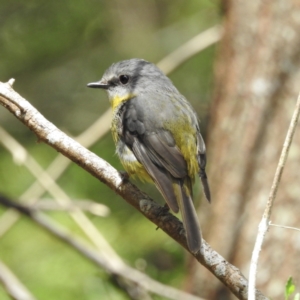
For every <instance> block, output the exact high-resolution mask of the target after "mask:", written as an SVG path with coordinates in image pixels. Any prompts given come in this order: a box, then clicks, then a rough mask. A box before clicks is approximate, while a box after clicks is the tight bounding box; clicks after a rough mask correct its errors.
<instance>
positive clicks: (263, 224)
mask: <svg viewBox="0 0 300 300" xmlns="http://www.w3.org/2000/svg"><path fill="white" fill-rule="evenodd" d="M299 114H300V94H299V95H298V99H297V103H296V107H295V110H294V113H293V116H292V119H291V123H290V126H289V129H288V132H287V135H286V138H285V141H284V144H283V148H282V151H281V155H280V159H279V162H278V165H277V169H276V172H275V176H274V179H273V184H272V187H271V190H270V195H269V199H268V201H267V203H266V207H265V211H264V214H263V217H262V219H261V221H260V224H259V227H258V234H257V237H256V241H255V245H254V249H253V252H252V258H251V265H250V272H249V295H248V300H255V281H256V273H257V263H258V259H259V253H260V251H261V247H262V243H263V240H264V237H265V235H266V232H267V230H268V228H269V222H270V217H271V212H272V207H273V204H274V200H275V198H276V194H277V190H278V186H279V183H280V179H281V176H282V172H283V169H284V166H285V162H286V159H287V156H288V153H289V149H290V146H291V143H292V140H293V136H294V133H295V130H296V125H297V123H298V119H299Z"/></svg>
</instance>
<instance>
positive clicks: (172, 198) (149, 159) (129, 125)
mask: <svg viewBox="0 0 300 300" xmlns="http://www.w3.org/2000/svg"><path fill="white" fill-rule="evenodd" d="M125 105H126V107H125V109H124V113H123V116H122V119H123V121H122V123H123V132H122V137H121V138H122V139H123V141H124V142H125V144H126V145H127V146H128V147H129V148H130V149H131V150H132V152H133V153H134V155H135V156H136V158H137V160H138V161H139V162H140V163H141V164H142V165H143V166H144V168H145V169H146V171H147V172H148V173H149V175H150V176H151V178H152V179H153V181H154V182H155V184H156V186H157V187H158V189H159V190H160V192H161V193H162V194H163V196H164V198H165V199H166V201H167V203H168V205H169V206H170V208H171V209H172V210H173V211H174V212H178V210H179V207H178V203H177V198H178V195H176V192H175V191H176V189H174V185H178V184H179V182H178V180H182V179H184V178H185V177H186V176H187V165H186V162H185V160H184V158H183V156H182V154H181V152H180V151H179V149H178V148H177V147H176V144H175V141H174V139H173V136H172V134H171V133H170V132H168V131H166V130H162V129H158V128H154V126H153V124H150V125H149V123H147V121H146V120H145V117H144V115H143V111H142V110H139V107H138V105H137V104H136V102H135V101H133V99H132V100H129V101H128V102H127V103H126V104H125ZM151 125H152V127H151Z"/></svg>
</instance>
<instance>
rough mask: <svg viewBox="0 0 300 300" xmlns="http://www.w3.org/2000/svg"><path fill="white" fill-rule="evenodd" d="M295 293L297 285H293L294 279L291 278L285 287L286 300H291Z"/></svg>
mask: <svg viewBox="0 0 300 300" xmlns="http://www.w3.org/2000/svg"><path fill="white" fill-rule="evenodd" d="M294 291H295V285H294V283H293V277H290V278H289V279H288V281H287V283H286V285H285V292H284V295H285V300H288V299H289V296H290V295H291V294H293V293H294Z"/></svg>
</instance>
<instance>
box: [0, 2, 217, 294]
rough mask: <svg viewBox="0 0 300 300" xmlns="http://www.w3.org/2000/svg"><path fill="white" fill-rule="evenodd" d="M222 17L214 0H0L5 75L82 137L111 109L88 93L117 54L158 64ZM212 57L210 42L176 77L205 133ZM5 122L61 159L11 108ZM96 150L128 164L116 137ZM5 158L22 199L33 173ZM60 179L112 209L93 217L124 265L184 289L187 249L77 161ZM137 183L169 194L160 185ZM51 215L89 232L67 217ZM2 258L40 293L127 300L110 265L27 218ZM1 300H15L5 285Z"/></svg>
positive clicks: (1, 169)
mask: <svg viewBox="0 0 300 300" xmlns="http://www.w3.org/2000/svg"><path fill="white" fill-rule="evenodd" d="M219 19H220V5H219V3H218V2H216V1H208V0H202V1H199V0H197V1H196V0H195V1H183V0H174V1H166V0H162V1H154V0H153V1H150V0H147V1H133V0H132V1H108V0H106V1H104V0H103V1H92V0H89V1H79V0H75V1H70V0H66V1H63V2H58V1H56V2H51V1H40V0H39V1H38V0H27V1H26V2H25V1H24V2H21V1H10V2H7V1H1V2H0V24H1V31H0V57H1V63H0V81H2V82H6V81H7V80H8V79H10V78H15V79H16V82H15V84H14V88H15V90H16V91H17V92H18V93H20V94H21V95H22V96H23V97H25V98H26V99H27V100H28V101H30V102H31V103H32V104H33V105H34V106H35V107H36V108H37V109H38V110H39V111H40V112H41V113H42V114H43V115H44V116H45V117H46V118H48V119H49V120H50V121H51V122H53V123H54V124H55V125H56V126H57V127H59V128H60V129H62V130H63V131H64V132H66V133H68V134H70V135H71V136H76V135H78V134H80V133H81V132H82V131H83V130H85V129H86V128H88V127H89V126H90V125H91V124H92V123H93V122H94V121H95V120H96V119H97V118H98V117H99V115H100V114H102V113H103V112H105V111H106V109H107V108H109V103H108V101H107V97H106V94H105V93H104V92H101V91H95V90H90V89H87V88H86V84H87V83H88V82H92V81H96V80H98V79H100V77H101V76H102V74H103V72H104V71H105V69H106V68H107V67H109V65H110V64H112V63H113V62H116V61H119V60H123V59H128V58H132V57H139V58H144V59H146V60H149V61H152V62H158V61H159V60H160V59H162V58H163V57H164V56H166V55H167V54H169V53H170V52H172V51H173V50H175V49H176V48H178V47H179V46H180V45H182V44H183V43H185V42H186V41H188V40H189V39H191V38H192V37H193V36H195V35H197V34H198V33H200V32H201V31H204V30H205V29H207V28H209V27H211V26H213V25H215V24H217V23H218V22H219ZM214 55H215V47H209V48H208V49H206V50H204V51H202V52H201V53H199V54H198V55H196V56H194V57H193V58H191V59H190V60H188V61H187V62H186V63H184V64H183V65H182V66H180V68H178V69H176V71H175V72H173V73H172V74H170V78H171V79H172V81H173V82H174V84H175V85H176V86H177V88H178V89H179V90H180V92H181V93H182V94H184V95H185V96H186V98H187V99H188V100H189V101H190V102H192V104H193V106H194V107H195V109H196V111H197V112H198V114H199V116H200V119H201V120H202V132H203V134H204V136H205V125H206V120H207V117H208V116H207V110H208V106H209V101H210V98H211V94H212V87H213V61H214ZM0 120H1V123H0V125H1V126H3V128H5V130H7V131H8V132H9V133H11V134H12V135H13V136H14V137H15V138H16V139H17V140H18V141H19V142H20V143H22V145H23V146H24V147H25V148H26V149H27V150H28V151H29V153H30V154H31V155H32V156H33V157H34V158H35V159H36V160H37V161H38V162H39V163H40V164H41V165H42V166H43V167H44V168H46V167H47V166H48V165H49V164H50V163H51V161H52V160H53V159H54V158H55V157H56V156H57V153H56V152H55V151H54V150H53V149H51V148H50V147H49V146H47V145H44V144H41V143H37V140H36V137H35V136H34V134H32V132H30V131H29V130H28V129H27V128H26V127H25V126H24V125H23V124H21V123H20V122H19V121H18V120H16V119H15V118H14V117H13V116H12V115H11V114H10V113H9V112H8V111H7V110H5V109H4V108H0ZM91 150H92V151H93V152H95V153H97V154H98V155H99V156H100V157H102V158H104V159H105V160H107V161H108V162H109V163H111V164H112V165H113V166H115V167H116V168H117V169H119V170H121V169H122V167H121V165H120V163H119V161H118V160H117V158H116V156H115V155H114V145H113V142H112V138H111V135H110V133H108V134H106V135H105V136H104V138H102V139H101V140H100V141H99V142H97V143H96V144H95V145H94V146H93V147H92V148H91ZM0 155H1V158H0V192H1V193H3V194H6V195H8V196H10V197H13V198H15V199H18V197H19V196H20V195H21V194H22V192H24V191H25V190H26V188H27V187H28V186H29V185H30V184H31V183H32V182H34V177H33V176H32V175H31V174H30V173H29V172H28V171H27V170H26V169H25V168H24V167H23V166H20V165H18V164H15V163H14V161H13V160H12V157H11V155H10V154H9V153H8V152H7V151H6V150H5V149H4V148H3V147H2V145H1V146H0ZM58 183H59V185H60V186H61V187H63V189H64V190H65V191H67V193H68V195H69V196H70V197H71V198H74V199H87V198H88V199H91V200H93V201H96V202H100V203H103V204H105V205H107V206H108V207H109V208H110V210H111V213H110V215H109V216H108V217H105V218H101V217H96V216H94V215H89V218H90V219H91V220H92V222H93V223H94V224H95V225H96V226H97V228H99V231H100V232H101V233H102V234H103V235H104V236H105V238H106V239H107V240H108V242H109V243H110V244H111V245H112V246H113V248H114V249H115V250H116V251H117V253H118V254H119V255H120V256H121V257H122V258H123V259H124V260H125V262H126V263H128V264H129V265H131V266H133V267H138V268H141V269H142V270H143V271H145V272H146V273H147V274H149V275H150V276H151V277H153V278H155V279H157V280H159V281H161V282H163V283H166V284H169V285H172V286H174V287H177V288H183V284H184V279H185V276H186V271H187V270H186V268H187V267H186V264H185V253H184V250H183V249H182V248H181V247H180V246H179V245H177V244H176V243H175V242H173V241H172V240H171V239H170V238H169V237H167V236H166V235H165V234H164V233H163V232H162V231H160V230H155V229H156V228H155V226H154V225H153V224H151V223H150V222H149V221H148V220H146V219H145V218H143V217H142V216H141V215H140V214H139V213H138V212H136V211H135V210H134V209H133V208H132V207H130V206H129V205H128V204H127V203H126V202H125V201H123V200H122V199H120V198H119V197H117V196H116V195H115V194H114V193H113V192H112V191H110V190H109V188H108V187H106V186H105V185H103V184H102V183H99V181H97V180H96V179H95V178H93V177H92V176H90V175H89V174H87V173H86V172H84V171H83V170H81V169H80V168H79V167H77V166H76V165H74V164H72V165H71V166H70V167H69V168H68V170H67V171H66V172H65V173H64V175H63V176H62V177H61V178H60V179H59V180H58ZM139 186H140V187H141V188H142V189H143V190H144V191H147V192H148V193H149V194H150V195H151V196H153V197H155V198H156V199H160V200H161V196H160V195H159V193H158V192H157V191H156V190H155V188H154V187H153V186H150V185H145V184H140V183H139ZM44 197H45V198H49V195H47V194H45V195H44ZM0 213H1V214H3V213H4V209H3V208H0ZM49 215H50V216H51V217H53V218H54V219H55V220H57V221H59V222H61V223H62V224H63V225H64V226H67V227H68V228H70V229H71V230H73V231H74V232H75V233H77V234H79V235H82V233H81V231H80V229H78V227H77V226H76V225H75V224H74V223H73V221H72V220H71V219H70V217H69V216H68V215H67V214H65V213H62V212H52V213H49ZM0 218H1V216H0ZM0 260H2V261H3V262H4V263H6V264H7V265H8V266H9V267H10V268H11V270H12V271H13V272H14V273H15V274H16V276H17V277H18V278H19V279H20V281H21V282H22V283H23V284H24V285H25V286H26V287H27V288H28V289H29V290H30V291H31V292H32V293H33V294H34V295H35V296H36V298H37V299H46V300H48V299H49V300H50V299H66V300H68V299H88V300H91V299H128V296H127V295H126V294H125V293H124V292H122V291H120V290H119V289H118V288H117V287H116V286H115V285H114V284H113V283H112V282H111V281H110V280H108V276H107V275H106V274H105V272H104V271H103V270H101V269H99V268H98V267H96V266H94V265H93V264H92V263H91V262H89V261H88V260H87V259H85V258H83V257H82V256H80V255H79V254H77V253H76V252H75V251H74V250H73V249H71V248H70V247H68V246H67V245H65V244H63V243H61V242H59V241H58V240H57V239H55V238H54V237H52V236H51V235H49V234H48V233H46V232H45V231H43V230H42V229H39V228H37V226H35V225H34V224H33V223H32V222H30V221H29V220H27V219H25V218H21V219H20V221H18V223H16V225H14V226H13V227H12V228H11V229H10V230H9V231H8V232H7V233H6V234H5V235H4V236H3V237H1V238H0ZM0 299H5V300H6V299H10V298H9V297H8V296H7V294H6V292H5V291H4V289H2V288H1V286H0ZM155 299H160V298H159V297H156V298H155Z"/></svg>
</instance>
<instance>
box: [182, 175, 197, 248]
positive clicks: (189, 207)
mask: <svg viewBox="0 0 300 300" xmlns="http://www.w3.org/2000/svg"><path fill="white" fill-rule="evenodd" d="M178 188H179V189H180V192H179V193H178V192H176V194H177V195H178V199H177V200H178V204H179V209H180V212H181V216H182V221H183V225H184V229H185V232H186V237H187V244H188V247H189V249H190V251H191V252H193V253H196V252H198V251H199V250H200V247H201V243H202V235H201V229H200V225H199V221H198V216H197V213H196V210H195V207H194V203H193V199H192V190H191V184H190V183H189V182H188V180H185V182H183V183H180V185H179V186H178Z"/></svg>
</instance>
